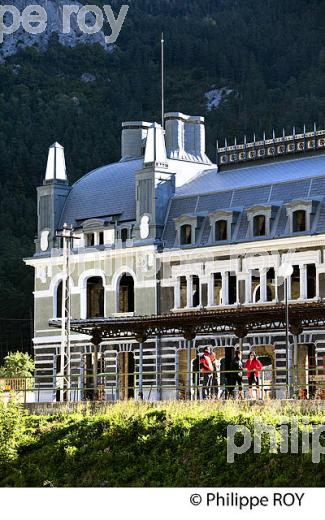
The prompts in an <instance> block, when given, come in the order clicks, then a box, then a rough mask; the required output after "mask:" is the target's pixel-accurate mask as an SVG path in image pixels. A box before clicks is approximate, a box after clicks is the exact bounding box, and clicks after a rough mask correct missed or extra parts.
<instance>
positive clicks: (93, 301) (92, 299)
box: [87, 276, 104, 319]
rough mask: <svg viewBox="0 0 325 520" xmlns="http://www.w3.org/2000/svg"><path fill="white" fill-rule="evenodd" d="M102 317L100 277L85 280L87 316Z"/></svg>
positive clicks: (101, 285) (102, 301) (102, 300)
mask: <svg viewBox="0 0 325 520" xmlns="http://www.w3.org/2000/svg"><path fill="white" fill-rule="evenodd" d="M103 317H104V286H103V280H102V278H100V277H97V276H96V277H94V278H89V279H88V280H87V318H88V319H89V318H103Z"/></svg>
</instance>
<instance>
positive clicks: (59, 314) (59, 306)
mask: <svg viewBox="0 0 325 520" xmlns="http://www.w3.org/2000/svg"><path fill="white" fill-rule="evenodd" d="M62 289H63V282H60V283H59V285H58V286H57V289H56V317H57V318H62Z"/></svg>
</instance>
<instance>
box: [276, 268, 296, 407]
mask: <svg viewBox="0 0 325 520" xmlns="http://www.w3.org/2000/svg"><path fill="white" fill-rule="evenodd" d="M278 275H279V276H280V277H281V278H284V299H285V322H286V358H287V372H286V383H287V395H288V393H289V397H290V396H291V373H290V371H291V366H289V301H288V283H289V279H291V276H292V275H293V267H292V265H291V264H288V263H286V262H284V263H283V264H281V265H280V268H279V271H278ZM289 375H290V377H289Z"/></svg>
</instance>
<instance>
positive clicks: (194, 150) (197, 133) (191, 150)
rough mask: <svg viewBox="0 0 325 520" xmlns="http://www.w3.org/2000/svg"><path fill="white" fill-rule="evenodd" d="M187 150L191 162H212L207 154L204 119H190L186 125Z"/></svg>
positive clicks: (192, 117)
mask: <svg viewBox="0 0 325 520" xmlns="http://www.w3.org/2000/svg"><path fill="white" fill-rule="evenodd" d="M185 150H186V152H187V154H188V155H189V159H190V160H192V161H195V162H201V163H210V160H209V159H208V157H207V156H206V154H205V125H204V117H200V116H191V117H188V119H187V121H186V123H185Z"/></svg>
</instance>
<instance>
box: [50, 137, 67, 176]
mask: <svg viewBox="0 0 325 520" xmlns="http://www.w3.org/2000/svg"><path fill="white" fill-rule="evenodd" d="M45 180H46V181H56V180H58V181H67V180H68V179H67V170H66V165H65V157H64V148H63V146H61V145H60V144H59V143H54V144H53V145H52V146H51V147H50V148H49V154H48V159H47V167H46V174H45Z"/></svg>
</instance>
